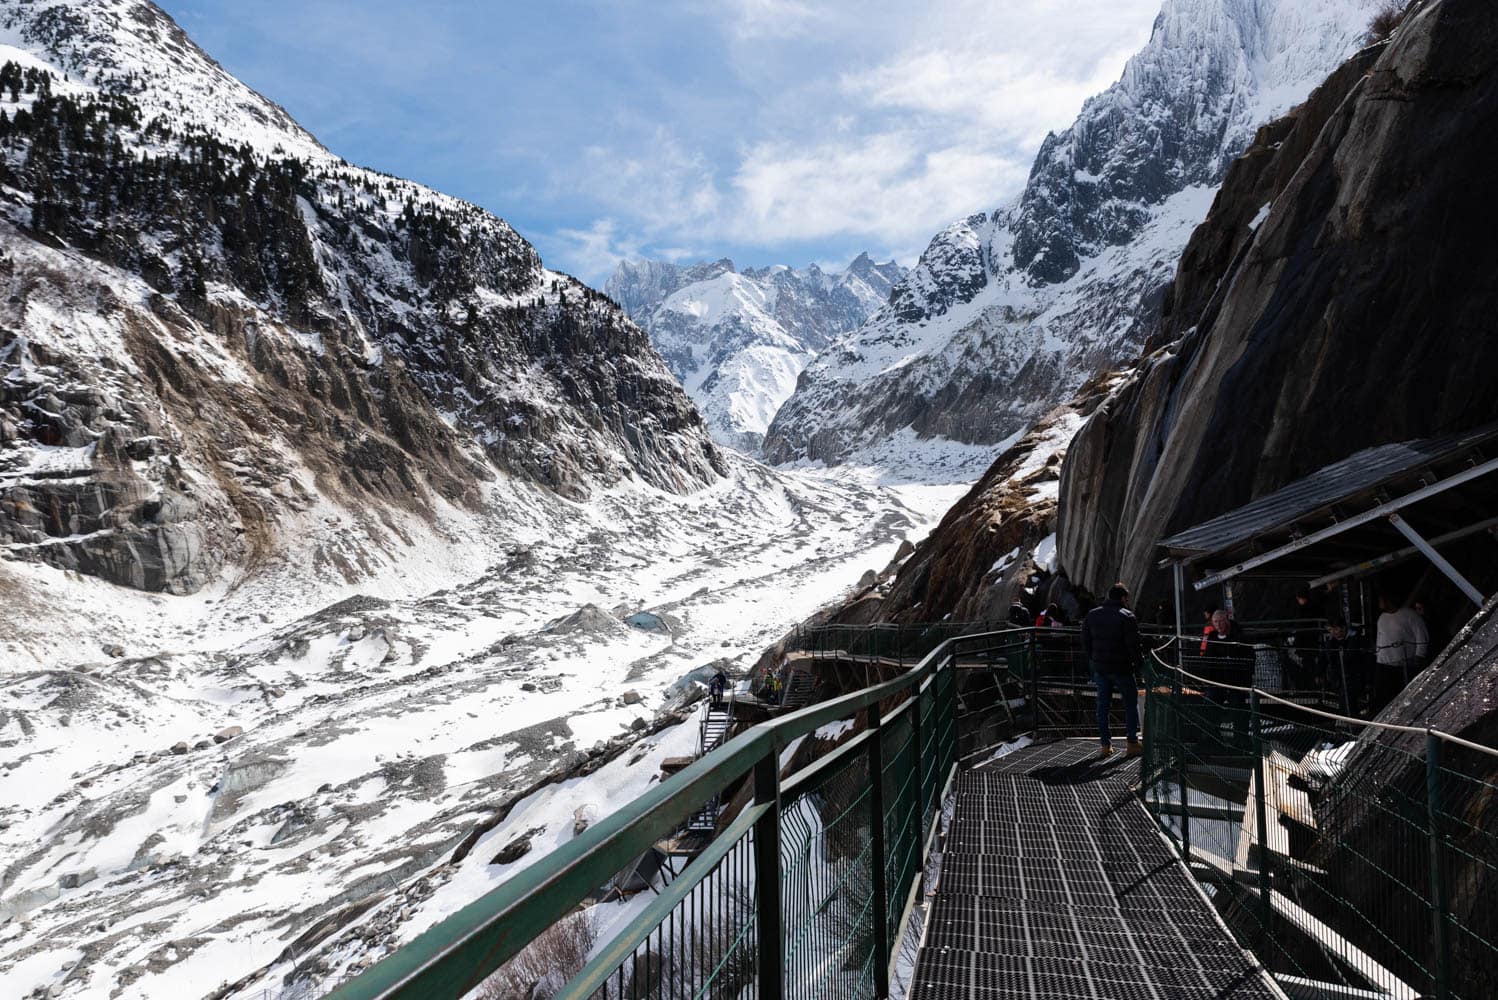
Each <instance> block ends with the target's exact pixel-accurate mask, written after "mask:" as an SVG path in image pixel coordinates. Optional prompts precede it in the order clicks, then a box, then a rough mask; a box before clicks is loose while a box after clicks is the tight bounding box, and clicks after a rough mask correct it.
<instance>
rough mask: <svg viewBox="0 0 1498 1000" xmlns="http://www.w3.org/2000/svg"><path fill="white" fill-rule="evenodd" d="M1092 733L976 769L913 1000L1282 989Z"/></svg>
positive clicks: (1202, 994) (1126, 763)
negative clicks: (1238, 939)
mask: <svg viewBox="0 0 1498 1000" xmlns="http://www.w3.org/2000/svg"><path fill="white" fill-rule="evenodd" d="M1138 777H1139V763H1138V761H1137V760H1127V759H1124V758H1123V756H1122V754H1118V755H1116V756H1114V757H1111V758H1107V759H1101V758H1099V757H1098V751H1097V745H1096V744H1095V743H1094V742H1092V741H1089V740H1062V741H1059V742H1054V743H1046V744H1040V745H1037V746H1032V747H1027V748H1025V749H1023V750H1019V751H1017V752H1015V753H1013V754H1010V755H1008V756H1006V757H1003V758H1001V759H999V760H997V761H995V762H993V763H991V764H986V765H983V766H980V767H977V768H974V769H973V770H971V771H967V772H964V773H962V774H961V775H960V776H959V777H958V779H957V786H956V807H955V812H954V813H953V817H952V821H951V824H950V826H949V829H948V833H947V838H946V845H945V852H944V855H943V857H942V861H941V875H940V880H939V882H938V883H937V887H936V898H935V900H934V901H933V903H932V906H931V910H930V917H929V919H928V922H927V928H926V933H925V940H924V942H923V945H922V948H921V951H920V955H919V958H918V960H917V964H916V970H915V976H914V979H913V981H912V984H911V990H910V994H909V996H910V1000H957V998H960V997H975V998H978V1000H998V998H1003V997H1047V998H1070V997H1077V998H1088V1000H1135V998H1140V1000H1177V998H1181V1000H1198V998H1202V1000H1205V998H1208V997H1213V998H1216V997H1266V998H1268V997H1282V996H1283V995H1284V994H1283V993H1281V992H1280V991H1279V989H1278V988H1277V987H1276V986H1275V985H1273V983H1272V981H1271V980H1270V979H1269V977H1268V975H1267V974H1266V973H1265V972H1264V971H1263V969H1262V967H1261V966H1259V965H1258V963H1257V962H1256V961H1255V960H1254V959H1253V957H1252V956H1251V955H1249V954H1248V953H1246V952H1245V951H1243V950H1242V949H1241V948H1240V947H1238V945H1237V944H1236V943H1234V941H1233V939H1232V937H1231V936H1230V935H1229V933H1228V931H1227V930H1226V928H1225V927H1224V926H1223V925H1222V923H1221V922H1220V921H1219V920H1218V918H1217V915H1216V913H1215V912H1214V910H1213V909H1212V906H1211V904H1209V903H1208V902H1207V900H1206V899H1205V898H1203V896H1202V895H1201V892H1200V891H1199V890H1198V889H1197V887H1196V884H1195V882H1194V881H1193V880H1192V878H1191V876H1190V875H1189V874H1188V873H1187V871H1186V869H1185V868H1184V867H1182V865H1181V864H1180V863H1179V861H1178V860H1177V859H1176V856H1175V855H1174V854H1173V853H1172V852H1171V850H1170V848H1169V847H1168V846H1167V845H1166V843H1165V841H1164V840H1162V839H1161V837H1160V835H1159V834H1158V832H1157V827H1156V825H1155V822H1154V820H1153V819H1152V818H1151V817H1150V815H1149V813H1148V812H1146V811H1145V809H1144V807H1143V806H1142V805H1141V804H1140V802H1139V800H1138V798H1137V797H1136V796H1135V795H1134V794H1133V793H1132V792H1131V786H1133V785H1134V784H1135V783H1136V782H1137V781H1138Z"/></svg>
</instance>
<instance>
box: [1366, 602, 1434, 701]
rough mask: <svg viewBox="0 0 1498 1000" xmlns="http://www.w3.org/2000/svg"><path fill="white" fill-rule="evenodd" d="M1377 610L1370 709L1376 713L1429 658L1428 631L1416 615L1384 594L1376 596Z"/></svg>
mask: <svg viewBox="0 0 1498 1000" xmlns="http://www.w3.org/2000/svg"><path fill="white" fill-rule="evenodd" d="M1378 608H1379V610H1380V611H1382V612H1383V614H1381V615H1379V616H1378V642H1377V645H1378V655H1377V657H1376V659H1377V661H1378V665H1377V668H1376V676H1375V677H1374V682H1373V685H1374V690H1373V705H1372V706H1371V707H1372V709H1373V711H1374V712H1375V713H1377V712H1378V711H1380V710H1381V709H1382V708H1383V707H1384V706H1385V705H1387V704H1388V703H1389V702H1391V701H1393V700H1394V697H1395V695H1397V694H1399V692H1400V691H1401V690H1403V689H1404V686H1405V685H1406V684H1408V683H1409V682H1410V678H1411V677H1413V676H1414V675H1415V674H1417V673H1419V672H1420V671H1421V670H1423V669H1424V668H1425V658H1426V657H1427V656H1429V655H1430V631H1429V630H1428V629H1427V628H1426V627H1425V619H1424V618H1421V617H1420V614H1419V612H1417V611H1416V610H1415V609H1414V608H1411V607H1407V606H1405V605H1401V604H1400V603H1399V602H1398V601H1397V600H1395V598H1394V595H1392V594H1389V593H1387V592H1386V593H1381V594H1379V595H1378Z"/></svg>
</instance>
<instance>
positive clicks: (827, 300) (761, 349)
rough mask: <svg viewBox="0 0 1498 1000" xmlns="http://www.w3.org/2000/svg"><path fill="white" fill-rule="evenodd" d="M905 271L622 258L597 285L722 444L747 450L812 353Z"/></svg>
mask: <svg viewBox="0 0 1498 1000" xmlns="http://www.w3.org/2000/svg"><path fill="white" fill-rule="evenodd" d="M904 274H905V269H904V268H902V267H901V266H900V265H898V264H896V263H895V262H894V261H888V262H886V263H883V264H879V263H875V262H874V260H873V258H871V257H870V256H869V255H868V254H867V253H864V254H859V256H858V257H857V258H856V259H855V260H854V261H853V263H852V264H850V265H849V266H848V267H847V268H846V269H845V270H841V271H837V270H825V269H823V268H822V267H820V266H818V265H817V264H809V265H807V266H806V267H804V268H792V267H789V266H787V265H785V264H775V265H771V266H769V267H759V268H745V269H743V270H739V269H738V268H736V267H735V266H734V263H733V261H731V260H728V259H726V258H724V259H721V260H716V261H711V262H703V263H700V264H691V265H683V264H672V263H667V262H664V261H637V262H633V261H627V262H624V263H622V264H620V265H619V268H618V270H617V271H615V273H614V275H613V277H611V278H610V279H609V281H608V284H606V285H605V286H604V288H605V290H606V291H607V292H608V294H609V295H610V296H612V297H613V298H614V300H615V301H617V302H618V303H619V304H620V305H621V306H623V307H624V309H625V311H626V312H628V313H629V315H630V316H632V317H633V318H634V319H635V320H636V321H637V322H638V323H640V324H641V325H642V326H644V327H645V329H646V330H647V331H648V332H649V333H650V335H651V339H652V340H653V341H654V343H655V345H656V349H657V350H659V351H660V352H661V355H662V356H663V357H664V358H665V359H666V363H667V364H668V365H670V366H671V370H672V371H673V372H674V373H675V374H676V377H677V378H679V379H680V380H681V382H682V384H683V385H684V386H685V387H686V390H687V393H688V394H689V395H691V396H692V398H693V400H694V401H695V402H696V403H697V405H698V407H699V408H700V409H701V410H702V412H703V416H704V417H706V418H707V423H708V428H709V430H711V431H712V433H713V435H714V437H716V439H717V440H718V441H720V442H721V443H724V444H727V445H729V446H730V447H734V448H739V449H742V450H745V451H751V452H752V451H754V450H756V449H757V448H758V446H759V441H760V439H761V438H762V437H763V436H764V432H765V429H766V428H767V427H768V426H769V425H770V421H771V419H773V418H774V416H775V412H776V410H777V409H779V407H780V404H781V403H782V402H784V401H785V399H786V397H787V396H789V395H790V394H791V392H792V390H794V388H795V385H796V377H797V376H798V375H799V374H800V372H801V369H802V368H804V367H805V366H806V363H807V362H808V361H810V360H811V358H812V357H813V356H815V354H816V352H817V351H819V350H821V349H822V348H824V347H826V346H827V345H828V344H829V343H831V341H832V339H833V338H834V337H836V336H838V335H840V334H842V333H845V332H847V331H849V330H852V329H854V328H856V327H857V326H858V325H859V324H860V323H862V322H863V321H864V320H866V319H867V318H868V317H869V316H871V315H873V313H874V312H875V311H876V310H878V309H879V308H881V307H882V306H883V305H884V304H885V302H886V301H887V300H888V299H889V294H890V290H891V289H892V288H893V287H894V286H895V284H896V283H897V282H898V281H899V280H900V279H901V278H902V277H903V276H904Z"/></svg>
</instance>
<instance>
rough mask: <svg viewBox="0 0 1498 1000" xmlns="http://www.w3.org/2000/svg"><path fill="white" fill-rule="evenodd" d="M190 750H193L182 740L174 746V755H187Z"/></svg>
mask: <svg viewBox="0 0 1498 1000" xmlns="http://www.w3.org/2000/svg"><path fill="white" fill-rule="evenodd" d="M190 749H192V748H191V747H189V746H188V745H187V741H186V740H180V741H178V742H176V743H173V744H172V753H174V754H177V755H178V756H181V755H182V754H185V753H187V751H188V750H190Z"/></svg>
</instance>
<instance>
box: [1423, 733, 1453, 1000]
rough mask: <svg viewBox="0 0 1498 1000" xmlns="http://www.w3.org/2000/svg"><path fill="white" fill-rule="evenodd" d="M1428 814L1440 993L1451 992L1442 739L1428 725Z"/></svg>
mask: <svg viewBox="0 0 1498 1000" xmlns="http://www.w3.org/2000/svg"><path fill="white" fill-rule="evenodd" d="M1425 816H1426V825H1427V829H1426V837H1428V838H1429V841H1430V921H1431V946H1432V947H1433V948H1434V949H1435V955H1434V956H1433V958H1434V964H1435V978H1436V997H1437V998H1439V1000H1446V998H1447V997H1449V996H1450V995H1451V973H1450V966H1451V946H1450V944H1449V943H1448V939H1447V934H1446V876H1445V872H1444V870H1443V869H1444V861H1445V859H1444V858H1443V857H1442V855H1441V848H1442V846H1443V843H1444V838H1443V836H1442V833H1441V819H1440V816H1441V741H1440V739H1438V738H1437V737H1436V734H1435V733H1433V732H1431V730H1430V728H1429V727H1428V726H1427V727H1426V729H1425Z"/></svg>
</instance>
